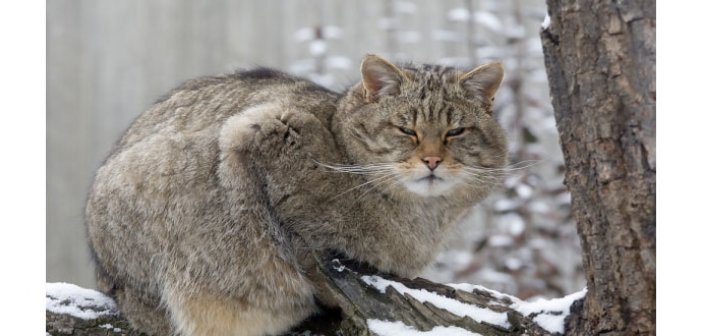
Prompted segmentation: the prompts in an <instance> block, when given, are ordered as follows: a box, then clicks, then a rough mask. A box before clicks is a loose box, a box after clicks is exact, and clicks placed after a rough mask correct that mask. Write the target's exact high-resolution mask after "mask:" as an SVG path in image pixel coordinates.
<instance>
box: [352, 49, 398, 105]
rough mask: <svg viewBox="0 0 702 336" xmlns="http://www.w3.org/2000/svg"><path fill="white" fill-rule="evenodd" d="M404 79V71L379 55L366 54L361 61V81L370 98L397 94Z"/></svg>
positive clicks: (374, 98)
mask: <svg viewBox="0 0 702 336" xmlns="http://www.w3.org/2000/svg"><path fill="white" fill-rule="evenodd" d="M404 80H407V76H406V75H405V74H404V72H403V71H402V70H400V69H399V68H398V67H396V66H395V65H394V64H392V63H390V62H389V61H388V60H386V59H384V58H382V57H380V56H377V55H373V54H370V55H366V57H365V58H364V59H363V63H361V81H362V84H363V89H364V90H365V92H366V95H367V97H368V99H370V100H376V99H378V98H379V97H381V96H395V95H397V94H399V93H400V85H401V84H402V82H403V81H404Z"/></svg>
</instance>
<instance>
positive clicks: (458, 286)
mask: <svg viewBox="0 0 702 336" xmlns="http://www.w3.org/2000/svg"><path fill="white" fill-rule="evenodd" d="M446 286H449V287H453V288H455V289H458V290H462V291H464V292H468V293H473V291H475V290H479V291H483V292H488V293H490V295H492V296H493V297H494V298H496V299H498V300H505V299H506V300H509V301H510V302H517V301H520V300H519V299H518V298H517V297H514V296H512V295H508V294H504V293H500V292H498V291H496V290H493V289H490V288H487V287H483V286H480V285H472V284H467V283H461V284H451V283H450V284H446Z"/></svg>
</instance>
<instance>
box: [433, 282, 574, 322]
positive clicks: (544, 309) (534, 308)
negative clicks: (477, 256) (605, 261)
mask: <svg viewBox="0 0 702 336" xmlns="http://www.w3.org/2000/svg"><path fill="white" fill-rule="evenodd" d="M447 286H450V287H453V288H455V289H458V290H462V291H465V292H468V293H473V292H474V291H476V290H479V291H483V292H488V293H490V295H492V296H493V297H495V298H496V299H498V300H504V299H508V300H509V301H511V302H513V303H512V304H511V305H510V306H509V307H510V308H512V309H514V310H515V311H517V312H519V313H520V314H522V315H524V316H529V315H532V314H534V316H532V317H531V318H532V319H533V321H534V322H536V324H538V325H539V326H540V327H541V328H544V329H545V330H546V331H548V332H551V333H561V334H562V333H564V332H565V318H566V317H567V316H568V315H569V314H570V306H572V305H573V302H575V301H576V300H579V299H582V298H584V297H585V294H586V293H587V288H584V289H583V290H581V291H579V292H575V293H573V294H570V295H567V296H565V297H562V298H556V299H550V300H547V299H537V300H535V301H522V300H520V299H519V298H517V297H514V296H511V295H507V294H503V293H500V292H498V291H495V290H492V289H489V288H485V287H483V286H479V285H471V284H466V283H463V284H447Z"/></svg>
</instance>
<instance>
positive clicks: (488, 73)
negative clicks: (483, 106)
mask: <svg viewBox="0 0 702 336" xmlns="http://www.w3.org/2000/svg"><path fill="white" fill-rule="evenodd" d="M504 74H505V69H504V68H503V67H502V63H499V62H493V63H488V64H484V65H481V66H479V67H477V68H475V69H473V70H472V71H470V72H468V73H467V74H464V75H461V76H460V78H459V79H458V82H459V83H460V84H461V86H462V87H463V88H464V89H465V90H467V91H470V92H471V93H473V94H479V95H480V96H482V97H483V98H484V101H486V102H488V103H489V102H491V101H492V99H493V98H494V97H495V93H496V92H497V88H499V87H500V83H502V78H503V77H504Z"/></svg>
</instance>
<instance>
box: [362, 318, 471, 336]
mask: <svg viewBox="0 0 702 336" xmlns="http://www.w3.org/2000/svg"><path fill="white" fill-rule="evenodd" d="M368 328H369V329H370V330H371V331H372V332H374V333H375V334H377V335H378V336H397V335H403V336H479V334H476V333H474V332H470V331H468V330H465V329H463V328H458V327H442V326H437V327H434V328H433V329H432V330H429V331H419V330H417V329H415V328H413V327H410V326H408V325H405V324H404V323H402V322H399V321H398V322H390V321H381V320H372V319H371V320H368Z"/></svg>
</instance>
